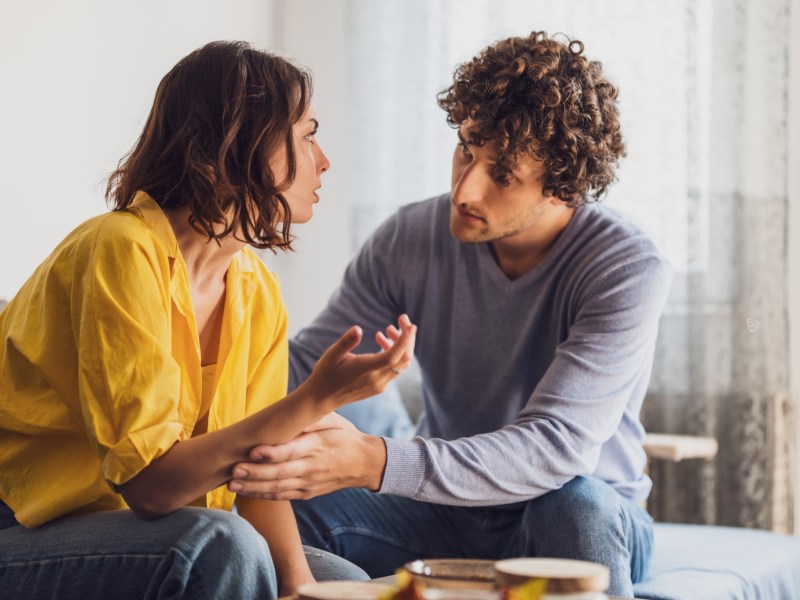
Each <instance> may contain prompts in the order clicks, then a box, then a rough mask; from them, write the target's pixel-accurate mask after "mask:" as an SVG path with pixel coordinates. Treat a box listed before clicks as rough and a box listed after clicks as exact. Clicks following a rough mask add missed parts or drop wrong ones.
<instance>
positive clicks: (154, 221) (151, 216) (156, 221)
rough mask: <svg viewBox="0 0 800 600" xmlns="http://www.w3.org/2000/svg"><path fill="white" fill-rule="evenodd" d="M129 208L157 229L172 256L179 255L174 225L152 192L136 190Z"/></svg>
mask: <svg viewBox="0 0 800 600" xmlns="http://www.w3.org/2000/svg"><path fill="white" fill-rule="evenodd" d="M128 210H129V211H131V212H133V213H134V214H137V215H138V216H139V218H140V219H142V220H143V221H144V222H145V223H147V224H148V225H149V226H150V228H151V229H152V230H153V231H155V233H156V235H158V237H159V238H160V239H161V241H162V242H164V245H165V246H166V248H167V252H168V253H169V257H170V258H175V257H176V256H178V239H177V238H176V237H175V232H174V231H173V230H172V225H170V224H169V220H168V219H167V215H165V214H164V211H163V210H161V207H160V206H159V205H158V204H157V203H156V201H155V200H153V198H152V197H151V196H150V194H148V193H147V192H143V191H139V192H136V195H135V196H134V197H133V202H131V204H130V206H128Z"/></svg>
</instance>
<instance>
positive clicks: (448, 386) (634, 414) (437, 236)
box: [290, 195, 671, 506]
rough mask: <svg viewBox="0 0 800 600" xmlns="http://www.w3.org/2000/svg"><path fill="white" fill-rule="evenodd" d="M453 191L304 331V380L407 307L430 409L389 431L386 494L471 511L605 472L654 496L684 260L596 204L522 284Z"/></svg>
mask: <svg viewBox="0 0 800 600" xmlns="http://www.w3.org/2000/svg"><path fill="white" fill-rule="evenodd" d="M449 211H450V197H449V195H444V196H441V197H439V198H434V199H431V200H427V201H425V202H419V203H416V204H410V205H408V206H405V207H403V208H401V209H400V210H399V211H398V212H397V213H396V214H395V215H394V216H392V217H391V218H389V219H388V220H387V221H386V222H385V223H383V224H382V225H381V226H380V227H379V228H378V229H377V231H376V232H375V233H374V234H373V235H372V237H371V238H370V239H369V240H368V241H367V242H366V243H365V244H364V246H363V247H362V249H361V251H360V252H359V254H358V255H357V256H356V257H355V258H354V259H353V261H352V262H351V263H350V265H349V266H348V268H347V271H346V273H345V276H344V280H343V282H342V285H341V287H340V288H339V289H338V290H337V291H336V292H335V293H334V294H333V296H332V297H331V299H330V302H329V304H328V307H327V308H326V309H325V310H324V311H323V312H322V313H321V314H320V315H319V316H318V317H317V318H316V320H315V321H314V322H313V323H312V324H311V325H310V326H309V327H308V328H306V329H304V330H303V331H301V332H300V333H299V334H298V335H297V337H296V338H295V339H294V340H292V341H291V342H290V352H291V359H290V362H291V372H290V387H295V386H296V385H297V384H298V383H299V382H300V381H302V380H303V379H305V377H307V376H308V374H309V373H310V371H311V369H312V368H313V365H314V363H315V361H316V360H317V358H318V357H319V356H320V355H321V353H322V352H323V351H324V349H325V348H326V347H327V346H328V345H329V344H331V343H332V342H333V341H334V340H335V339H336V338H337V337H338V336H339V335H340V334H341V333H342V332H343V331H344V330H345V329H347V327H349V326H350V325H352V324H353V323H357V324H360V325H361V326H362V327H363V328H364V332H365V336H364V337H365V342H364V343H363V344H362V347H361V350H363V351H365V352H366V351H370V352H374V351H376V349H377V346H376V344H375V342H374V341H372V340H371V337H372V334H373V333H374V332H375V331H376V330H379V329H382V328H384V327H385V326H386V325H387V324H389V323H392V322H395V321H396V319H397V316H398V315H399V314H401V313H403V312H406V313H408V315H409V317H410V318H411V320H412V322H414V323H416V324H417V325H418V326H419V329H418V334H417V345H416V357H417V359H418V361H419V364H420V367H421V370H422V376H423V403H424V415H423V417H422V420H421V422H420V424H419V428H418V431H417V437H415V438H414V439H413V440H395V439H386V447H387V451H388V455H387V464H386V471H385V474H384V479H383V485H382V487H381V490H380V492H382V493H390V494H397V495H400V496H407V497H411V498H416V499H419V500H425V501H429V502H436V503H441V504H452V505H462V506H488V505H500V504H511V503H516V502H521V501H525V500H529V499H532V498H536V497H537V496H541V495H542V494H546V493H547V492H549V491H551V490H554V489H558V488H559V487H561V486H562V485H563V484H565V483H566V482H568V481H570V480H571V479H572V478H574V477H576V476H578V475H593V476H595V477H598V478H600V479H602V480H604V481H607V482H608V483H609V484H611V485H612V486H613V487H614V488H615V489H616V490H617V491H618V492H619V493H620V494H622V495H624V496H627V497H630V498H632V499H633V500H635V501H641V500H643V499H645V498H646V497H647V495H648V493H649V491H650V487H651V482H650V479H649V478H648V477H647V476H646V475H645V474H644V466H645V455H644V451H643V450H642V438H643V435H644V430H643V428H642V425H641V424H640V422H639V412H640V409H641V405H642V400H643V398H644V395H645V391H646V389H647V384H648V380H649V378H650V372H651V368H652V363H653V353H654V347H655V340H656V334H657V329H658V320H659V316H660V315H661V312H662V310H663V308H664V304H665V302H666V298H667V292H668V289H669V284H670V280H671V270H670V267H669V265H668V263H667V262H666V260H665V259H664V258H663V257H662V256H661V255H660V254H659V252H658V251H657V250H656V248H655V246H654V245H653V243H652V242H651V241H650V240H649V239H648V238H647V236H646V235H644V234H643V233H642V232H641V231H640V230H639V229H637V228H636V227H635V226H634V225H632V224H631V223H630V222H629V221H627V220H626V219H625V218H624V217H622V216H620V215H619V214H617V213H616V212H614V211H612V210H610V209H608V208H605V207H603V206H600V205H597V204H590V205H585V206H582V207H580V208H578V209H577V210H576V211H575V214H574V215H573V217H572V219H571V220H570V222H569V224H568V226H567V228H566V229H565V230H564V232H563V233H562V234H561V235H560V237H559V238H558V239H557V241H556V242H555V244H554V245H553V247H552V248H551V250H550V251H549V253H548V254H547V255H546V256H545V258H544V260H542V262H540V263H539V264H538V265H537V266H535V267H534V268H533V269H532V270H531V271H529V272H528V273H526V274H525V275H523V276H522V277H520V278H519V279H516V280H514V281H510V280H509V279H508V278H507V277H506V276H505V275H504V274H503V272H502V271H501V270H500V269H499V267H498V266H497V264H496V263H495V261H494V259H493V257H492V255H491V252H490V249H489V246H488V244H485V243H482V244H468V243H462V242H459V241H458V240H456V239H455V238H453V237H452V236H451V235H450V230H449Z"/></svg>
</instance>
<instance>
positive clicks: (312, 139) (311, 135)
mask: <svg viewBox="0 0 800 600" xmlns="http://www.w3.org/2000/svg"><path fill="white" fill-rule="evenodd" d="M316 135H317V130H316V129H315V130H314V131H312V132H311V133H309V134H308V135H307V136H306V139H307V140H308V141H309V142H313V141H314V140H315V138H316Z"/></svg>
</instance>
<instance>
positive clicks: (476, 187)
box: [452, 166, 486, 206]
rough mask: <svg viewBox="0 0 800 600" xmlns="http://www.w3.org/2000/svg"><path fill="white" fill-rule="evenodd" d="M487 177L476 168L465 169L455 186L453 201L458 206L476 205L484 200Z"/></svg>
mask: <svg viewBox="0 0 800 600" xmlns="http://www.w3.org/2000/svg"><path fill="white" fill-rule="evenodd" d="M485 191H486V177H485V176H484V175H483V174H482V173H481V172H480V171H479V170H478V169H476V168H474V167H472V166H470V167H467V168H466V169H464V170H463V171H462V172H461V173H460V175H459V177H458V179H457V180H456V181H455V182H454V184H453V189H452V200H453V202H454V203H456V204H458V205H465V206H466V205H470V204H475V203H476V202H480V201H481V200H483V197H484V194H485Z"/></svg>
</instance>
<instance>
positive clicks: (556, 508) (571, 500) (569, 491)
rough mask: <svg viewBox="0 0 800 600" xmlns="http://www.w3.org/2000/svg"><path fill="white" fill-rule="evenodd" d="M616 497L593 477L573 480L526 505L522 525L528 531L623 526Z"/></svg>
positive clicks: (614, 492) (571, 530)
mask: <svg viewBox="0 0 800 600" xmlns="http://www.w3.org/2000/svg"><path fill="white" fill-rule="evenodd" d="M622 513H623V511H622V509H621V498H620V496H619V494H618V493H617V492H616V491H615V490H614V489H613V488H612V487H611V486H610V485H608V484H607V483H605V482H604V481H601V480H599V479H597V478H594V477H576V478H575V479H573V480H572V481H569V482H568V483H566V484H564V485H563V486H562V487H561V488H560V489H558V490H554V491H552V492H549V493H547V494H545V495H544V496H541V497H539V498H537V499H535V500H532V501H531V502H529V503H528V507H527V508H526V510H525V525H526V526H527V527H528V528H530V529H532V531H541V530H542V528H543V527H557V528H558V529H560V530H561V531H562V532H563V533H564V534H565V535H567V534H568V532H579V531H586V530H597V529H598V528H609V527H611V528H613V529H615V530H620V529H621V528H622V527H623V526H624V523H623V515H622Z"/></svg>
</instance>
